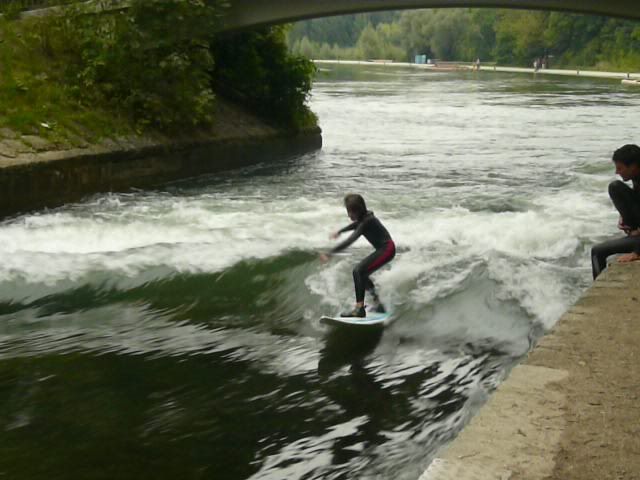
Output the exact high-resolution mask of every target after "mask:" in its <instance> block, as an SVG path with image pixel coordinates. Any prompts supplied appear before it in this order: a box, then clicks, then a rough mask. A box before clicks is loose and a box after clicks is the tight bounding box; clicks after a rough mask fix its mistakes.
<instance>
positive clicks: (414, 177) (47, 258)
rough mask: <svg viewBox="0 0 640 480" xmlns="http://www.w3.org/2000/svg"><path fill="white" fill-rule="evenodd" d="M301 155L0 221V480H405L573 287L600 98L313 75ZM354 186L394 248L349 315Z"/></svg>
mask: <svg viewBox="0 0 640 480" xmlns="http://www.w3.org/2000/svg"><path fill="white" fill-rule="evenodd" d="M311 104H312V108H313V110H314V111H315V112H316V113H317V114H318V116H319V118H320V123H321V126H322V128H323V130H324V147H323V148H322V150H320V151H317V152H313V153H310V154H306V155H302V156H297V157H294V158H283V159H282V160H281V161H279V162H275V163H271V164H258V165H256V166H254V167H251V168H246V169H244V170H240V171H235V172H231V173H226V174H222V175H213V176H207V177H201V178H198V179H192V180H189V181H182V182H177V183H173V184H170V185H166V186H165V187H163V188H159V189H157V190H153V191H140V192H133V193H127V194H110V195H99V196H95V197H92V198H89V199H87V200H86V201H85V202H83V203H78V204H73V205H67V206H65V207H63V208H60V209H56V210H53V211H47V212H41V213H38V214H32V215H25V216H21V217H18V218H14V219H11V220H9V221H6V222H4V223H2V224H0V359H1V361H0V393H1V394H0V405H1V408H0V428H1V432H2V433H1V434H0V474H2V475H5V476H6V478H13V479H26V478H29V479H31V478H43V479H44V478H47V479H52V478H64V479H76V478H77V479H97V478H105V479H106V478H108V479H129V478H130V479H140V478H154V479H175V478H203V479H212V478H215V479H216V480H239V479H251V480H258V479H259V480H267V479H268V480H271V479H273V480H284V479H287V480H303V479H304V480H310V479H347V478H348V479H354V478H357V479H394V480H395V479H402V480H404V479H411V480H415V479H417V477H418V476H419V475H420V473H421V472H422V471H423V470H424V468H425V467H426V466H427V465H428V463H429V461H430V460H431V459H432V458H433V456H434V454H435V452H436V451H437V449H438V448H439V447H441V446H442V445H443V444H446V442H448V441H449V440H450V439H452V438H453V437H454V436H455V435H456V433H457V432H458V431H459V430H460V429H461V428H462V427H463V425H464V424H465V422H467V421H468V419H469V418H470V416H471V415H473V414H474V413H475V412H476V411H477V409H478V408H479V407H480V406H481V405H482V403H483V402H484V401H486V399H487V396H488V395H489V394H490V393H491V392H492V391H493V390H494V389H495V387H496V386H497V385H498V384H499V383H500V381H501V380H503V379H504V377H505V376H506V375H507V374H508V372H509V369H510V368H511V367H513V365H514V364H515V363H517V362H518V360H519V359H521V358H522V356H523V355H525V354H526V353H527V351H528V350H529V348H530V347H531V345H532V343H534V342H535V340H536V339H537V338H539V336H540V335H541V334H542V332H543V331H544V330H545V329H548V328H549V327H551V326H552V325H553V324H554V322H555V321H556V320H557V319H558V318H559V316H560V315H561V314H562V313H563V311H565V310H566V309H567V308H568V306H569V305H571V304H572V302H574V301H575V300H576V299H577V298H578V297H579V295H580V294H581V292H583V291H584V290H585V288H587V287H588V286H589V284H590V282H591V279H590V266H589V253H588V252H589V248H590V246H591V245H592V244H593V243H594V242H596V241H600V240H602V239H605V238H607V237H608V236H610V235H614V234H615V232H616V228H615V224H616V221H617V216H616V215H615V213H614V212H613V210H612V207H611V205H610V204H609V202H608V199H607V196H606V186H607V183H608V182H609V181H610V180H611V179H612V178H613V169H612V165H611V163H610V160H609V159H610V157H611V153H612V151H613V150H614V149H615V148H617V147H618V146H620V145H622V144H624V143H629V142H632V141H634V140H637V139H635V138H634V134H635V130H636V128H637V127H636V120H637V119H636V116H635V115H636V114H635V112H636V111H637V108H638V107H639V106H640V97H639V96H638V95H637V93H634V92H633V91H632V90H625V89H624V88H623V87H622V86H621V85H620V84H619V83H618V82H613V81H602V80H589V79H579V78H553V77H537V78H536V77H533V76H526V75H505V74H495V75H494V74H488V73H484V72H483V73H482V74H480V75H478V74H471V73H469V74H461V73H451V74H448V73H446V74H444V73H443V74H428V73H424V72H416V71H412V70H391V69H387V68H382V67H355V68H353V67H352V68H347V67H339V68H336V67H331V68H329V69H326V70H323V71H321V72H320V74H319V75H318V78H317V81H316V83H315V86H314V95H313V98H312V101H311ZM348 192H359V193H362V194H363V195H364V196H365V198H366V200H367V202H368V206H369V208H370V209H372V210H373V211H374V212H375V213H376V215H377V216H378V217H379V218H380V219H381V220H382V221H383V223H384V224H385V225H386V226H387V227H388V229H389V231H390V232H391V234H392V236H393V237H394V239H395V240H396V243H397V245H398V255H397V257H396V259H395V260H394V261H393V262H392V263H391V265H390V266H389V267H386V268H384V269H383V270H382V271H381V272H379V273H377V274H376V276H375V281H376V282H377V283H378V285H379V288H380V292H381V294H382V298H383V300H384V301H385V302H386V303H387V304H388V305H389V306H390V308H391V309H392V310H393V312H394V318H395V321H394V323H392V324H391V326H389V327H388V328H386V329H385V330H384V331H373V332H353V331H350V330H348V331H344V330H331V329H328V328H327V327H325V326H323V325H321V324H320V323H319V321H318V319H319V317H320V315H322V314H326V313H334V312H336V311H338V310H340V309H341V308H345V307H347V306H350V305H351V303H352V301H353V287H352V280H351V274H350V271H351V268H352V266H353V264H354V263H355V262H356V261H357V260H359V259H360V258H361V257H363V256H364V255H366V254H367V253H368V252H369V251H370V247H369V246H368V245H367V244H366V242H365V241H364V240H359V241H358V242H357V243H356V244H355V245H354V247H353V248H351V249H350V250H349V254H348V255H346V256H341V257H336V258H335V259H334V260H332V261H331V262H330V263H329V264H327V265H324V266H323V265H321V264H320V262H319V261H318V259H317V253H318V252H319V251H322V250H325V249H327V248H329V247H330V246H331V244H332V242H331V241H330V240H329V237H328V236H329V233H330V232H332V231H334V230H335V229H337V228H339V227H341V226H344V225H346V223H348V219H347V217H346V214H345V212H344V209H343V207H342V204H341V202H342V197H343V196H344V194H346V193H348Z"/></svg>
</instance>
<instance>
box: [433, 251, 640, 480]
mask: <svg viewBox="0 0 640 480" xmlns="http://www.w3.org/2000/svg"><path fill="white" fill-rule="evenodd" d="M638 286H640V262H636V263H632V264H614V265H612V266H610V268H609V269H608V270H606V271H605V272H603V274H602V275H600V277H599V278H598V280H597V281H596V282H595V283H594V284H593V286H592V287H591V288H589V289H588V290H587V291H586V292H585V294H584V295H583V296H582V297H581V298H580V300H579V301H578V302H577V303H576V304H575V305H574V306H573V307H572V308H571V309H570V310H569V311H568V312H567V313H566V314H565V315H563V316H562V318H561V319H560V320H559V321H558V323H557V325H556V327H555V328H554V330H553V331H552V332H551V333H549V334H548V335H547V336H545V337H544V338H543V339H542V340H541V341H540V342H539V344H538V345H537V346H536V347H535V349H534V350H533V351H532V352H531V353H530V354H529V357H528V358H527V359H526V361H525V362H523V363H522V364H521V365H519V366H517V367H516V368H514V369H513V370H512V372H511V374H510V376H509V378H508V379H507V380H506V381H505V382H503V384H502V385H500V387H499V388H498V389H497V390H496V392H495V393H494V394H493V396H492V397H491V399H490V400H489V401H488V402H487V404H486V405H485V406H484V407H483V408H482V409H481V411H480V412H479V413H478V415H476V417H474V418H473V419H472V420H471V422H470V423H469V425H468V426H467V427H466V428H465V429H464V430H463V431H462V432H461V434H460V435H459V436H458V437H457V438H456V439H455V440H454V441H453V442H452V443H451V444H450V445H449V446H448V447H447V448H446V449H445V450H444V451H443V452H442V454H441V456H440V457H439V458H437V459H436V460H434V461H433V462H432V464H431V466H430V467H429V468H428V469H427V471H426V472H425V473H424V474H423V475H422V477H421V480H445V479H447V480H448V479H460V480H467V479H469V480H471V479H474V480H475V479H497V480H520V479H526V480H541V479H547V480H568V479H576V480H578V479H579V480H603V479H617V480H619V479H629V480H631V479H639V478H640V422H639V421H638V419H639V418H640V369H639V368H638V362H640V291H639V288H638Z"/></svg>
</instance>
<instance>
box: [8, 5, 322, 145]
mask: <svg viewBox="0 0 640 480" xmlns="http://www.w3.org/2000/svg"><path fill="white" fill-rule="evenodd" d="M225 7H226V4H225V2H223V1H219V2H217V3H216V2H213V3H207V4H206V5H205V4H204V3H202V2H198V1H195V0H133V1H132V2H131V8H129V9H128V10H126V11H120V12H115V13H108V14H102V15H90V14H87V13H86V12H83V11H82V10H81V8H82V7H77V6H76V7H73V8H72V9H69V10H67V11H66V13H65V14H63V15H55V16H53V15H51V16H47V17H44V18H26V19H22V20H19V21H18V20H15V15H6V16H5V17H3V18H0V105H2V107H1V108H0V129H4V130H3V131H4V133H5V135H0V137H2V136H5V137H6V136H7V132H9V135H12V134H15V135H38V136H41V137H43V138H45V139H47V140H48V141H49V142H52V143H53V144H55V145H57V146H62V147H64V146H71V147H72V146H75V144H77V143H78V142H79V141H82V140H83V139H84V140H89V141H93V140H99V139H101V138H115V137H119V136H131V135H153V134H154V133H161V134H163V135H172V134H184V133H189V132H192V131H194V130H202V129H208V128H211V127H212V125H213V112H214V111H215V108H214V106H215V102H216V95H217V94H218V92H220V93H221V94H222V95H224V96H226V97H230V98H232V99H233V100H234V101H236V102H239V103H240V104H243V105H245V106H247V107H249V108H250V109H251V110H253V111H255V112H257V113H259V114H261V115H262V117H263V118H264V119H265V120H267V121H268V122H270V123H272V124H274V125H277V126H280V127H282V128H286V129H291V130H302V129H306V128H308V127H310V126H315V124H316V118H315V116H314V115H313V114H312V113H311V112H310V111H309V109H308V107H307V105H306V103H307V99H308V96H309V93H310V89H311V78H312V75H313V72H314V67H313V65H312V64H311V63H310V62H309V61H307V60H304V59H301V58H299V57H295V56H291V55H290V54H289V53H288V50H287V48H286V43H285V38H284V31H283V30H282V29H278V28H270V29H263V30H261V31H256V32H252V33H249V34H247V33H245V34H243V35H242V36H236V37H224V38H217V37H216V36H215V35H213V34H212V32H214V31H215V30H216V25H217V24H218V22H219V21H220V18H221V16H222V15H223V14H224V10H225ZM238 59H241V60H242V61H238ZM240 80H241V81H240Z"/></svg>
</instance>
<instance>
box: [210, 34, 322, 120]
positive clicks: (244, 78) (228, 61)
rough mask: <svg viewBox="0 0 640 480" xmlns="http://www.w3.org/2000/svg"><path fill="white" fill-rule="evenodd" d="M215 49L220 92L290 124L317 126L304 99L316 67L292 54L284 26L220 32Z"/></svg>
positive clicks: (272, 117)
mask: <svg viewBox="0 0 640 480" xmlns="http://www.w3.org/2000/svg"><path fill="white" fill-rule="evenodd" d="M213 53H214V57H215V59H216V66H215V67H216V68H215V72H214V84H215V89H216V91H218V92H220V93H221V94H224V95H225V96H227V97H229V98H231V99H233V100H236V101H238V102H240V103H242V104H244V105H246V106H248V107H250V108H251V109H253V110H254V111H256V112H257V113H258V114H261V115H262V116H263V117H265V118H267V119H272V120H275V121H276V122H277V123H279V124H283V125H286V126H287V127H290V128H294V129H303V128H306V127H309V126H315V124H316V121H317V120H316V117H315V115H314V114H313V113H312V112H311V111H310V110H309V109H308V107H307V104H306V102H307V100H308V98H309V95H310V93H311V86H312V81H313V74H314V73H315V70H316V69H315V66H314V64H313V62H311V61H310V60H308V59H306V58H303V57H300V56H295V55H291V54H289V52H288V48H287V45H286V41H285V29H284V28H283V27H271V28H265V29H261V30H257V31H252V32H242V33H238V34H235V35H232V36H228V35H225V36H221V37H219V38H217V39H216V40H215V41H214V43H213Z"/></svg>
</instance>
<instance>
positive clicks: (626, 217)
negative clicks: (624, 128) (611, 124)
mask: <svg viewBox="0 0 640 480" xmlns="http://www.w3.org/2000/svg"><path fill="white" fill-rule="evenodd" d="M612 160H613V164H614V165H615V168H616V174H617V175H620V178H622V181H620V180H615V181H613V182H611V183H610V184H609V197H610V198H611V201H612V202H613V205H614V206H615V207H616V210H618V212H619V213H620V220H619V221H618V228H619V229H620V230H622V231H623V232H624V233H625V234H626V236H625V237H622V238H617V239H615V240H607V241H605V242H602V243H599V244H598V245H595V246H594V247H593V248H592V249H591V268H592V272H593V278H594V279H595V278H596V277H597V276H598V275H600V272H602V270H604V269H605V268H606V266H607V258H608V257H609V256H611V255H615V254H620V253H622V254H624V255H621V256H620V257H619V258H618V262H623V263H624V262H633V261H636V260H640V147H638V146H637V145H624V146H622V147H620V148H619V149H618V150H616V151H615V152H614V153H613V158H612ZM629 180H631V185H632V186H631V187H630V186H629V185H627V184H626V183H624V182H627V181H629Z"/></svg>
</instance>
